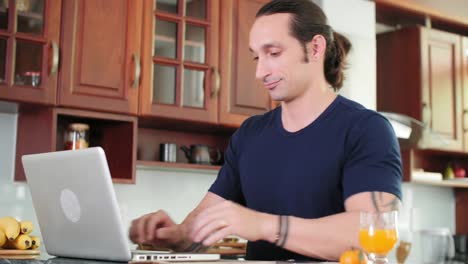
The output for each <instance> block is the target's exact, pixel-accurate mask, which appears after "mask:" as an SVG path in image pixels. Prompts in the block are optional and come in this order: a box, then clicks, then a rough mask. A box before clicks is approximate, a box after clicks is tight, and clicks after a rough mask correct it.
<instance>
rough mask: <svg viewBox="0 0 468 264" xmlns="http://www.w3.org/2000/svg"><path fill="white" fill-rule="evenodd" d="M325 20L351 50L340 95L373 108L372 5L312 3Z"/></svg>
mask: <svg viewBox="0 0 468 264" xmlns="http://www.w3.org/2000/svg"><path fill="white" fill-rule="evenodd" d="M312 1H313V2H315V3H316V4H318V5H319V6H320V7H322V9H323V11H324V12H325V14H326V15H327V17H328V24H329V25H330V26H331V27H332V28H333V30H334V31H336V32H338V33H341V34H342V35H344V36H346V37H347V38H348V39H349V40H350V41H351V44H352V45H353V47H352V48H351V51H350V53H349V54H348V58H347V59H348V67H349V68H348V70H346V71H345V74H346V75H345V78H346V79H345V81H344V84H343V88H342V89H341V91H340V94H341V95H343V96H345V97H347V98H349V99H352V100H355V101H357V102H359V103H361V104H362V105H364V106H366V107H367V108H370V109H376V87H377V86H376V64H377V62H376V49H375V48H376V39H375V3H374V2H372V1H367V0H312Z"/></svg>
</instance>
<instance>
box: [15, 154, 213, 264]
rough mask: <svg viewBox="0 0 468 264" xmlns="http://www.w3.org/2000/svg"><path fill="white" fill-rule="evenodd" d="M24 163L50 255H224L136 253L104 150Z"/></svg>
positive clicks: (41, 156) (35, 156) (205, 257)
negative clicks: (125, 223) (121, 213)
mask: <svg viewBox="0 0 468 264" xmlns="http://www.w3.org/2000/svg"><path fill="white" fill-rule="evenodd" d="M22 162H23V167H24V170H25V174H26V179H27V181H28V185H29V189H30V192H31V197H32V200H33V205H34V209H35V211H36V215H37V219H38V222H39V228H40V230H41V233H42V237H43V240H44V245H45V248H46V250H47V252H48V253H49V254H50V255H55V256H60V257H72V258H86V259H102V260H111V261H129V260H136V261H141V260H143V259H145V260H153V261H155V260H159V261H161V260H163V261H213V260H219V259H220V255H219V254H205V253H173V252H161V251H159V252H158V251H140V250H133V251H130V245H129V241H128V239H127V232H126V230H125V228H124V225H123V223H122V218H121V216H120V210H119V206H118V203H117V199H116V195H115V191H114V186H113V185H112V179H111V175H110V172H109V167H108V165H107V159H106V156H105V153H104V151H103V149H102V148H100V147H94V148H88V149H80V150H72V151H58V152H49V153H41V154H31V155H24V156H23V157H22ZM132 255H133V258H132Z"/></svg>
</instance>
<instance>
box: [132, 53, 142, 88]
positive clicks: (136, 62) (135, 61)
mask: <svg viewBox="0 0 468 264" xmlns="http://www.w3.org/2000/svg"><path fill="white" fill-rule="evenodd" d="M132 60H133V64H134V66H135V72H134V73H133V81H132V88H137V87H138V84H139V83H140V75H141V65H140V56H138V55H137V54H132Z"/></svg>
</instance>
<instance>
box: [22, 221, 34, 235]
mask: <svg viewBox="0 0 468 264" xmlns="http://www.w3.org/2000/svg"><path fill="white" fill-rule="evenodd" d="M33 228H34V227H33V223H32V222H31V221H21V222H20V231H21V233H22V234H25V235H27V234H29V233H31V232H32V231H33Z"/></svg>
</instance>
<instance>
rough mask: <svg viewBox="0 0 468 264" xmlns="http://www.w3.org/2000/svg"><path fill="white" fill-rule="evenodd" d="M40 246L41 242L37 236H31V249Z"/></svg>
mask: <svg viewBox="0 0 468 264" xmlns="http://www.w3.org/2000/svg"><path fill="white" fill-rule="evenodd" d="M40 245H41V240H39V237H37V236H31V247H30V248H31V249H36V248H38V247H39V246H40Z"/></svg>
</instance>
